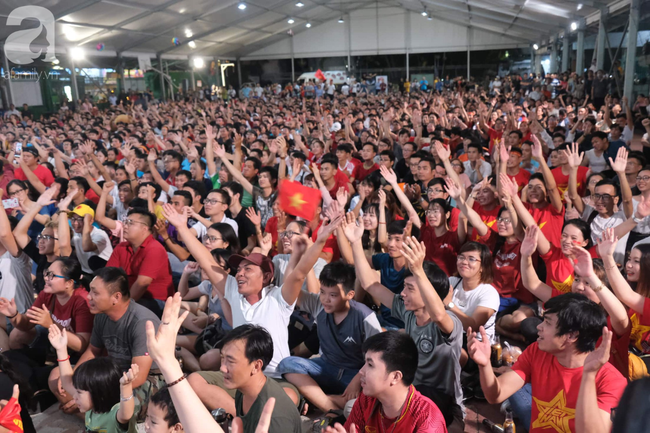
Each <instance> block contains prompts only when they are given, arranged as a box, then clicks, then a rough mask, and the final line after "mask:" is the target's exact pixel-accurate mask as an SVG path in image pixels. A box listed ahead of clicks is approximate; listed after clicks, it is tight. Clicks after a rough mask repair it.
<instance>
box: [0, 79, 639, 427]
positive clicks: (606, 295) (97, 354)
mask: <svg viewBox="0 0 650 433" xmlns="http://www.w3.org/2000/svg"><path fill="white" fill-rule="evenodd" d="M572 78H573V76H572ZM423 80H424V81H426V79H424V78H423ZM563 80H566V81H563ZM599 80H600V81H599ZM602 80H604V78H603V74H602V71H599V72H597V73H596V74H595V75H593V76H592V75H588V76H585V77H584V80H583V79H582V78H580V79H577V80H576V82H577V83H581V84H582V85H583V86H584V87H583V91H584V89H585V88H586V87H587V81H589V89H588V93H586V95H587V96H586V97H584V98H576V97H574V94H573V92H574V91H575V89H572V90H571V91H570V89H569V86H568V79H566V78H563V77H555V79H554V77H550V76H547V77H545V78H543V79H542V78H540V77H536V76H533V75H530V76H529V75H528V74H524V75H523V76H522V77H506V78H503V79H501V78H499V79H498V81H499V84H498V85H496V84H494V83H492V84H491V85H490V86H489V87H488V86H486V87H480V86H478V85H476V84H475V83H469V82H465V81H463V80H460V79H458V80H453V81H452V82H451V84H450V85H447V84H445V85H441V86H437V85H434V86H432V87H428V83H426V85H424V87H423V85H422V84H421V83H420V85H419V86H417V87H415V86H414V87H411V86H407V88H404V89H401V90H400V91H392V90H391V91H387V94H382V95H375V94H368V93H366V92H363V91H362V92H360V93H355V94H351V93H349V92H346V93H342V92H341V89H340V88H335V89H334V90H333V91H332V93H331V94H330V93H329V91H326V93H325V95H323V97H309V96H311V95H307V96H304V94H303V93H302V92H293V91H287V92H282V91H280V92H278V93H277V94H274V93H273V92H271V93H269V94H266V93H263V92H262V93H261V94H260V95H256V96H254V97H251V98H247V99H244V100H239V99H237V98H229V99H217V100H208V99H205V98H203V99H200V100H199V99H193V98H189V97H188V98H186V99H184V100H182V101H176V102H174V101H167V102H163V101H155V100H151V101H149V102H148V104H146V106H145V105H143V104H136V103H133V101H134V98H126V99H124V100H122V99H120V101H119V103H117V101H116V103H115V104H114V105H111V106H110V107H109V108H104V109H100V108H99V107H97V106H94V105H93V104H92V103H89V106H86V107H79V106H78V107H74V106H73V107H66V109H65V110H61V111H59V112H57V113H54V114H49V115H44V116H42V117H40V118H36V117H35V116H34V115H32V114H31V113H29V112H21V111H19V110H15V112H12V113H9V114H8V115H7V116H5V117H4V118H3V119H4V120H3V121H2V122H1V123H0V147H1V153H2V157H1V158H0V173H2V174H1V175H0V195H2V199H3V200H2V202H1V205H2V208H3V210H4V211H0V314H1V315H2V316H4V317H2V318H1V319H0V351H1V352H2V353H1V354H0V379H1V380H2V382H0V398H5V399H7V400H9V399H10V398H11V395H12V393H13V391H14V389H13V388H14V387H13V385H14V384H17V385H19V389H20V396H19V397H16V396H15V395H14V398H16V400H15V401H17V402H19V403H20V408H21V413H20V415H21V417H22V422H23V425H24V430H25V431H26V432H33V431H34V427H33V424H32V422H31V420H30V416H29V412H28V410H27V409H28V408H29V406H30V401H31V400H34V399H36V398H37V397H41V398H42V396H43V394H44V393H45V394H47V395H53V396H54V397H56V399H57V400H58V403H59V405H60V409H61V410H62V411H64V412H65V413H68V414H77V415H79V416H81V417H83V418H84V419H85V425H86V428H87V431H107V432H129V433H133V432H135V431H136V430H135V429H136V425H137V424H138V423H144V428H145V431H146V432H147V433H158V432H175V433H178V432H182V431H187V432H191V433H194V432H203V431H221V430H220V429H221V428H222V427H224V426H225V424H224V421H223V419H225V420H226V421H225V423H227V422H228V421H227V420H229V419H231V420H232V429H233V431H234V432H246V433H253V432H256V433H266V432H273V433H280V432H282V433H285V432H301V431H302V425H301V415H305V414H308V413H311V414H316V413H321V412H322V414H323V416H321V417H320V418H319V420H318V422H317V424H318V425H319V428H320V429H321V430H322V431H325V432H329V433H351V432H361V431H366V432H370V431H376V432H381V431H386V432H392V433H404V432H418V433H425V432H426V433H433V432H446V431H450V432H459V431H460V432H462V431H464V426H465V417H466V410H465V401H467V400H468V399H472V398H477V399H486V400H487V401H488V402H490V403H494V404H497V403H499V404H501V407H502V409H503V410H504V411H512V412H513V413H514V416H515V418H516V419H518V420H519V423H520V425H522V426H523V427H524V428H526V429H527V430H528V431H530V432H541V431H547V429H549V428H550V429H553V428H554V429H555V431H558V432H569V431H577V432H589V433H597V432H609V431H610V430H611V428H612V425H613V424H612V423H620V425H623V424H622V423H623V422H625V420H624V419H623V418H624V416H623V415H621V416H615V415H617V414H618V413H619V411H615V409H616V408H618V407H621V405H623V404H624V403H623V402H622V401H621V397H622V395H623V392H624V390H625V388H626V386H627V383H628V381H633V380H636V379H642V378H643V377H644V376H647V375H648V368H647V365H648V359H650V358H648V357H647V354H650V312H648V311H647V310H646V308H645V306H646V305H649V306H650V301H648V298H649V297H650V287H649V286H648V285H649V284H650V275H649V274H648V272H650V271H649V269H650V238H648V235H649V234H650V166H648V165H646V163H647V161H648V158H649V157H650V154H649V152H650V143H649V142H648V136H647V133H646V134H645V135H643V138H641V135H642V134H643V133H644V132H645V131H648V132H650V117H649V116H648V114H649V112H648V111H647V107H648V101H647V99H646V98H644V97H643V96H640V97H639V98H638V99H637V100H636V102H635V103H634V104H633V103H631V101H628V100H627V99H626V98H625V97H623V98H619V97H618V96H616V94H615V89H611V88H610V87H607V86H605V87H603V83H601V81H602ZM558 81H559V82H561V83H562V82H564V84H565V85H564V86H563V85H560V86H557V85H556V84H557V82H558ZM437 83H438V81H436V83H434V84H437ZM553 83H555V84H553ZM603 88H604V89H605V93H604V94H602V92H601V90H602V89H603ZM583 93H584V92H583ZM612 93H613V95H612ZM305 209H308V210H305ZM646 313H647V314H646ZM511 346H512V347H511ZM506 347H507V349H506ZM502 348H503V350H502ZM517 348H520V350H516V349H517ZM502 364H504V365H502ZM639 383H641V382H639ZM35 391H38V392H37V397H35V396H34V392H35ZM633 392H635V390H632V391H630V395H632V394H633ZM636 392H638V391H636ZM624 398H625V397H624ZM7 407H9V405H7ZM316 411H319V412H316ZM620 412H622V413H627V412H624V411H620ZM217 415H223V416H221V417H220V416H217ZM0 418H2V417H1V416H0ZM216 419H219V420H220V421H219V423H217V421H216ZM0 424H1V420H0ZM620 431H623V430H620ZM630 431H632V430H630Z"/></svg>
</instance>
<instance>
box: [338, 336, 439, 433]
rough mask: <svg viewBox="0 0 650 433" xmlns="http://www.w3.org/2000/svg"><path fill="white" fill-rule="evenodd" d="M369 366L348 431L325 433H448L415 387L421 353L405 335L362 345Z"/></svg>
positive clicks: (372, 339)
mask: <svg viewBox="0 0 650 433" xmlns="http://www.w3.org/2000/svg"><path fill="white" fill-rule="evenodd" d="M363 351H364V353H365V359H366V363H365V364H364V366H363V368H362V369H361V371H360V372H359V373H361V387H362V388H363V392H362V393H361V394H360V395H359V398H357V400H356V401H355V402H354V406H353V407H352V412H351V413H350V416H349V417H348V419H347V421H346V422H345V427H343V426H341V424H336V425H335V427H334V428H332V427H327V428H326V429H325V432H326V433H347V432H351V430H350V429H351V428H353V426H354V427H356V431H357V432H391V433H447V428H446V427H445V420H444V418H443V417H442V414H441V413H440V410H438V407H437V406H436V405H435V404H434V403H433V402H432V401H431V400H429V399H428V398H426V397H425V396H423V395H422V394H420V393H419V392H418V391H417V390H416V389H415V387H414V386H413V385H412V383H413V379H414V378H415V372H416V370H417V368H418V349H417V347H416V346H415V342H414V341H413V340H412V339H411V337H409V336H408V335H406V334H405V333H403V332H399V331H386V332H382V333H380V334H377V335H373V336H372V337H370V338H369V339H367V340H366V342H365V343H363Z"/></svg>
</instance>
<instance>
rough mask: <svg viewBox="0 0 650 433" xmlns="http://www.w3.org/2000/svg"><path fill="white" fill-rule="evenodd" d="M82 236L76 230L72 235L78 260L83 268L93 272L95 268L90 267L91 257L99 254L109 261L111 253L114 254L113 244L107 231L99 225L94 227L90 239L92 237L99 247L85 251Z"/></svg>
mask: <svg viewBox="0 0 650 433" xmlns="http://www.w3.org/2000/svg"><path fill="white" fill-rule="evenodd" d="M81 238H82V236H81V233H77V232H75V233H74V236H73V237H72V242H73V243H74V248H75V252H76V254H77V260H79V264H80V265H81V270H83V271H84V272H85V273H87V274H92V273H93V270H92V269H90V266H89V265H88V260H89V259H90V258H91V257H94V256H99V257H100V258H102V259H104V260H106V261H108V259H110V258H111V254H113V245H111V240H110V239H109V238H108V235H107V234H106V232H105V231H104V230H101V229H98V228H97V227H93V230H92V231H91V232H90V239H92V241H93V243H94V244H95V245H97V249H96V250H95V251H90V252H86V251H84V249H83V247H82V242H81Z"/></svg>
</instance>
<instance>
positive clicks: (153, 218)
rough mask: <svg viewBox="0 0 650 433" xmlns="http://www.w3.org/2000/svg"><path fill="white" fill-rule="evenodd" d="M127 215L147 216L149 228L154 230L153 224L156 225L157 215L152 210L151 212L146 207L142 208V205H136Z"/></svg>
mask: <svg viewBox="0 0 650 433" xmlns="http://www.w3.org/2000/svg"><path fill="white" fill-rule="evenodd" d="M127 215H128V216H131V215H142V216H143V217H145V218H146V219H147V220H148V223H147V228H148V229H149V230H152V229H153V226H155V225H156V215H154V214H152V213H151V212H149V211H148V210H147V209H145V208H141V207H134V208H131V210H130V211H129V213H128V214H127Z"/></svg>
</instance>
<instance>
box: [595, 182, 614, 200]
mask: <svg viewBox="0 0 650 433" xmlns="http://www.w3.org/2000/svg"><path fill="white" fill-rule="evenodd" d="M607 185H609V186H612V187H613V188H614V191H615V193H614V196H615V197H618V195H619V194H620V192H621V189H620V187H619V186H618V184H617V183H616V182H614V180H613V179H603V180H601V181H599V182H598V183H597V184H596V186H595V187H594V191H595V190H596V188H598V187H599V186H607Z"/></svg>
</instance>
